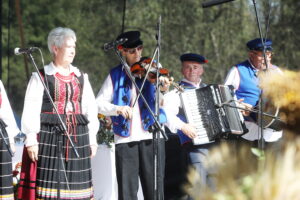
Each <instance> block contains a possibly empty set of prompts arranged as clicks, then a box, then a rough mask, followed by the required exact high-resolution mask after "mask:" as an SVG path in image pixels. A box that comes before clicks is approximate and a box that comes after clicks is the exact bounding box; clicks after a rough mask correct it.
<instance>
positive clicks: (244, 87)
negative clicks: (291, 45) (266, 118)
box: [225, 38, 282, 145]
mask: <svg viewBox="0 0 300 200" xmlns="http://www.w3.org/2000/svg"><path fill="white" fill-rule="evenodd" d="M264 44H265V55H266V61H267V65H266V64H265V59H264V56H263V49H264V46H263V44H262V42H261V38H256V39H254V40H250V41H249V42H247V44H246V46H247V48H248V59H247V60H246V61H244V62H242V63H239V64H237V65H235V66H234V67H232V68H231V70H230V71H229V73H228V75H227V78H226V80H225V85H233V87H234V88H235V94H236V96H237V98H238V99H239V100H240V101H241V102H242V103H241V104H242V106H244V107H245V108H247V109H257V106H258V104H259V100H260V96H261V89H260V88H259V86H258V83H259V77H258V73H260V72H262V71H263V70H265V69H266V67H267V66H268V70H269V71H271V72H272V73H273V72H279V73H280V69H279V68H278V67H277V66H275V65H273V64H272V63H271V59H272V54H273V51H272V50H273V48H272V40H270V39H264ZM243 114H244V118H245V124H246V127H247V128H248V130H249V132H248V133H246V134H245V135H243V136H242V138H241V140H242V141H244V140H246V142H247V141H251V142H250V143H252V142H253V141H257V140H260V138H261V136H260V134H261V133H260V132H261V131H260V129H259V127H258V125H257V114H256V113H253V112H251V113H249V112H246V113H245V112H244V113H243ZM263 137H264V140H265V141H266V142H267V143H268V142H275V141H278V140H279V139H280V138H281V137H282V131H275V130H273V129H271V128H265V129H264V130H263ZM254 145H255V143H254Z"/></svg>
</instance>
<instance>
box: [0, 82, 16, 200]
mask: <svg viewBox="0 0 300 200" xmlns="http://www.w3.org/2000/svg"><path fill="white" fill-rule="evenodd" d="M19 132H20V131H19V128H18V127H17V124H16V121H15V118H14V114H13V111H12V109H11V107H10V103H9V100H8V98H7V94H6V92H5V89H4V86H3V83H2V81H1V80H0V199H5V200H13V199H14V189H13V176H12V158H11V156H12V155H11V154H10V153H9V150H8V148H10V150H11V152H12V153H14V152H15V146H14V136H16V135H17V134H18V133H19ZM3 137H4V138H3ZM4 140H5V141H6V142H5V141H4ZM5 143H6V144H5Z"/></svg>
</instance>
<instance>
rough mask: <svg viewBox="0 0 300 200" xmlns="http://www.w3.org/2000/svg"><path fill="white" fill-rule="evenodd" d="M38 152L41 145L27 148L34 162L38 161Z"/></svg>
mask: <svg viewBox="0 0 300 200" xmlns="http://www.w3.org/2000/svg"><path fill="white" fill-rule="evenodd" d="M38 152H39V145H33V146H29V147H27V153H28V156H29V158H30V159H31V160H32V162H34V161H37V160H38Z"/></svg>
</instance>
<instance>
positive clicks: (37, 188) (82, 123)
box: [18, 114, 93, 200]
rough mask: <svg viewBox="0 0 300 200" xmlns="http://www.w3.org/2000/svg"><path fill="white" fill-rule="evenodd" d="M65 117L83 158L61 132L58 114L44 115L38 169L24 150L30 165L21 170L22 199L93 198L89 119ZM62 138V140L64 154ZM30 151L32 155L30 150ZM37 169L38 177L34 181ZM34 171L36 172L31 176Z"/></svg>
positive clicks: (20, 196) (20, 190) (64, 119)
mask: <svg viewBox="0 0 300 200" xmlns="http://www.w3.org/2000/svg"><path fill="white" fill-rule="evenodd" d="M61 116H62V119H63V121H65V122H66V126H67V129H68V132H69V136H70V138H71V140H72V142H73V143H74V146H75V148H76V150H77V152H78V154H79V158H77V157H76V154H75V153H74V151H73V148H72V146H71V144H70V141H69V140H68V137H67V136H66V135H65V134H64V135H62V134H61V133H62V131H61V130H62V129H61V126H60V125H59V124H60V123H59V121H58V118H57V116H55V115H53V114H42V115H41V124H42V125H41V132H40V133H39V134H38V141H39V153H38V161H37V163H36V169H34V168H35V165H34V164H33V162H31V161H29V163H28V161H27V163H26V161H25V159H26V155H24V154H25V153H24V154H23V158H24V159H23V160H24V162H25V163H24V165H26V167H24V171H23V169H22V171H21V184H20V185H21V186H20V187H19V191H18V192H19V193H18V199H28V200H31V199H44V200H52V199H57V198H58V195H60V198H61V199H76V200H78V199H80V200H89V199H93V186H92V170H91V160H90V153H91V151H90V144H89V135H88V128H87V124H88V120H87V119H86V118H85V116H83V115H68V116H66V115H61ZM59 141H62V142H61V143H62V145H61V146H62V148H61V154H60V156H59V153H58V152H59V146H60V145H58V144H59V143H60V142H59ZM25 152H26V151H25ZM26 154H27V157H28V153H27V152H26ZM59 157H61V159H59ZM22 164H23V163H22ZM22 168H23V165H22ZM35 171H36V178H35V179H36V180H33V179H34V173H35ZM31 173H33V175H30V174H31ZM58 188H60V189H59V190H58ZM34 195H35V196H34Z"/></svg>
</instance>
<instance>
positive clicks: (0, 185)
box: [0, 119, 14, 200]
mask: <svg viewBox="0 0 300 200" xmlns="http://www.w3.org/2000/svg"><path fill="white" fill-rule="evenodd" d="M5 127H6V125H5V123H4V122H3V121H2V120H1V119H0V128H1V131H2V133H3V135H4V139H5V140H6V142H7V143H8V144H9V140H8V135H7V132H6V130H5ZM0 199H1V200H13V199H14V190H13V176H12V161H11V155H10V154H9V152H8V150H7V147H6V145H5V143H4V140H3V138H2V137H1V136H0Z"/></svg>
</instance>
